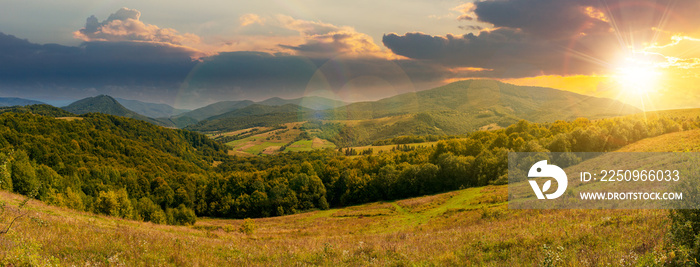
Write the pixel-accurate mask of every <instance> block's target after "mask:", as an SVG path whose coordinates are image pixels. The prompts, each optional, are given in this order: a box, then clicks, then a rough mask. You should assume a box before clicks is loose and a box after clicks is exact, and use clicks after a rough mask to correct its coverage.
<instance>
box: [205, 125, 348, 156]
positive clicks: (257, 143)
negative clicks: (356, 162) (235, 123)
mask: <svg viewBox="0 0 700 267" xmlns="http://www.w3.org/2000/svg"><path fill="white" fill-rule="evenodd" d="M301 124H303V123H302V122H294V123H286V124H284V125H283V126H285V127H286V128H284V129H276V130H275V129H273V128H272V127H254V128H250V129H244V130H238V131H234V132H225V133H217V134H216V135H210V136H211V137H214V136H234V135H238V134H242V133H251V135H250V136H248V137H245V138H242V139H238V140H234V141H231V142H228V143H226V145H228V146H229V147H231V149H230V150H229V155H237V156H245V157H250V156H256V155H262V154H267V155H269V154H274V153H278V152H279V149H280V148H281V147H282V146H284V145H287V144H289V146H288V147H287V148H286V149H285V151H309V150H313V149H324V148H335V145H333V143H331V142H329V141H327V140H323V139H319V138H312V139H311V140H299V141H295V139H296V138H297V137H298V136H299V135H300V134H302V132H303V131H302V130H300V129H299V126H301ZM256 132H259V134H255V133H256Z"/></svg>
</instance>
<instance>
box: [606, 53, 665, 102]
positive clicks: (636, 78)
mask: <svg viewBox="0 0 700 267" xmlns="http://www.w3.org/2000/svg"><path fill="white" fill-rule="evenodd" d="M614 77H615V80H616V82H617V83H618V84H619V85H620V87H621V89H623V90H624V92H626V93H632V94H636V95H644V94H648V93H649V92H652V91H654V90H655V89H656V87H657V86H658V81H659V78H660V77H661V72H659V70H658V69H656V67H655V66H654V64H653V63H652V62H647V61H640V60H630V59H628V60H626V61H625V63H624V64H621V66H620V67H618V68H617V73H616V74H615V76H614Z"/></svg>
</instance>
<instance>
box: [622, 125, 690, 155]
mask: <svg viewBox="0 0 700 267" xmlns="http://www.w3.org/2000/svg"><path fill="white" fill-rule="evenodd" d="M617 151H618V152H699V151H700V130H691V131H683V132H676V133H670V134H664V135H661V136H657V137H652V138H647V139H643V140H640V141H639V142H635V143H633V144H629V145H627V146H625V147H623V148H620V149H619V150H617Z"/></svg>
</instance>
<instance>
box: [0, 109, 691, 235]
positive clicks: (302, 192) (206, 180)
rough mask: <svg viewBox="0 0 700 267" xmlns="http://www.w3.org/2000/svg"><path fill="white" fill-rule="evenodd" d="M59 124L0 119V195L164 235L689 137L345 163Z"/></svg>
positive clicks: (581, 140) (502, 178)
mask: <svg viewBox="0 0 700 267" xmlns="http://www.w3.org/2000/svg"><path fill="white" fill-rule="evenodd" d="M34 110H36V111H37V112H35V111H34ZM39 110H41V112H38V111H39ZM37 113H40V114H44V115H39V114H37ZM54 113H55V114H54ZM65 115H66V114H65V113H62V112H60V111H51V108H48V107H29V108H24V109H13V110H10V111H8V112H5V113H2V114H0V188H2V189H5V190H11V191H14V192H17V193H20V194H24V195H28V196H32V197H34V198H37V199H40V200H42V201H45V202H47V203H49V204H51V205H56V206H62V207H69V208H72V209H76V210H82V211H90V212H95V213H99V214H107V215H113V216H119V217H123V218H129V219H135V220H143V221H151V222H154V223H167V224H192V223H194V222H195V220H196V218H197V216H209V217H224V218H250V217H267V216H280V215H286V214H294V213H298V212H302V211H308V210H314V209H328V208H329V207H340V206H347V205H354V204H361V203H367V202H372V201H379V200H393V199H400V198H408V197H414V196H420V195H426V194H433V193H438V192H445V191H450V190H456V189H460V188H467V187H474V186H484V185H489V184H503V183H506V182H507V153H508V152H510V151H534V152H537V151H553V152H569V151H581V152H585V151H590V152H594V151H611V150H615V149H617V148H620V147H622V146H624V145H627V144H629V143H632V142H635V141H637V140H640V139H643V138H647V137H652V136H658V135H661V134H664V133H670V132H677V131H683V130H689V129H696V128H698V127H699V126H700V118H699V117H687V116H676V117H673V116H662V117H653V118H652V117H648V118H647V117H644V116H639V115H633V116H626V117H618V118H609V119H599V120H595V121H591V120H588V119H585V118H579V119H576V120H573V121H556V122H553V123H531V122H528V121H525V120H521V121H519V122H518V123H516V124H514V125H511V126H509V127H507V128H504V129H499V130H491V131H476V132H472V133H468V134H465V135H463V136H454V137H452V138H450V139H445V140H440V141H439V142H437V143H436V144H434V145H432V146H422V147H416V148H415V149H401V148H400V147H398V146H400V144H402V143H406V142H408V141H409V140H431V141H432V140H439V139H443V138H444V137H430V136H424V137H421V136H415V137H411V136H409V137H401V138H397V139H395V140H385V141H382V142H381V143H382V144H390V143H391V144H397V149H394V150H391V151H387V152H379V153H363V154H365V155H361V156H354V157H347V156H345V153H343V149H342V148H340V149H337V150H335V149H326V150H315V151H309V152H285V153H279V154H276V155H266V156H258V157H236V156H228V155H227V154H226V150H227V149H226V146H225V145H223V144H221V143H219V142H216V141H215V140H213V139H210V138H209V137H207V136H205V135H202V134H199V133H195V132H190V131H187V130H173V129H167V128H163V127H159V126H155V125H152V124H149V123H146V122H143V121H138V120H134V119H129V118H123V117H116V116H111V115H104V114H97V113H88V114H84V115H80V116H79V117H77V118H74V119H70V120H68V119H65V118H55V117H53V116H65ZM319 134H323V133H319ZM326 134H328V133H326Z"/></svg>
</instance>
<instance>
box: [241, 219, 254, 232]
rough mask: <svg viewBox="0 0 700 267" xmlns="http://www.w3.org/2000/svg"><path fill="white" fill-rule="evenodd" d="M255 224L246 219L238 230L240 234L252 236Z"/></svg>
mask: <svg viewBox="0 0 700 267" xmlns="http://www.w3.org/2000/svg"><path fill="white" fill-rule="evenodd" d="M255 228H256V226H255V222H254V221H253V220H252V219H250V218H248V219H245V220H243V224H241V228H239V229H238V231H240V232H241V233H244V234H246V235H252V234H253V232H255Z"/></svg>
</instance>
